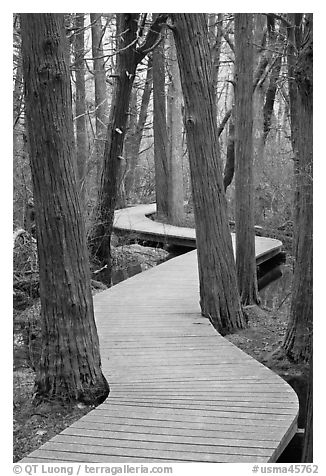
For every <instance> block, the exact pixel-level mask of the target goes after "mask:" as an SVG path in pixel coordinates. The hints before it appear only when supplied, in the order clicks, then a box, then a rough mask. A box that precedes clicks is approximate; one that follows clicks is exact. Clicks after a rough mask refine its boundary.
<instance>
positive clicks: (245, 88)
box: [234, 13, 259, 305]
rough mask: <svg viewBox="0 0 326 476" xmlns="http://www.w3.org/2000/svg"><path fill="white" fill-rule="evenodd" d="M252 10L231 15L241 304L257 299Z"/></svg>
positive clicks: (236, 221)
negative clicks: (233, 48)
mask: <svg viewBox="0 0 326 476" xmlns="http://www.w3.org/2000/svg"><path fill="white" fill-rule="evenodd" d="M252 23H253V22H252V14H247V13H238V14H236V15H235V19H234V47H235V65H234V66H235V78H236V82H235V114H234V117H235V126H234V128H235V225H236V267H237V277H238V286H239V292H240V296H241V302H242V304H243V305H249V304H253V303H258V302H259V296H258V286H257V271H256V257H255V232H254V206H253V205H254V204H253V136H252V124H253V88H252V84H253V47H252V40H253V37H252Z"/></svg>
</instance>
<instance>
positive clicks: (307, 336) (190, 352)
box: [6, 3, 325, 476]
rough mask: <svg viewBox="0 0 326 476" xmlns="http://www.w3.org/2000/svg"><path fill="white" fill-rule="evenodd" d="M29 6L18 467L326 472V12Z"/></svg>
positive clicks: (16, 340)
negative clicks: (325, 374)
mask: <svg viewBox="0 0 326 476" xmlns="http://www.w3.org/2000/svg"><path fill="white" fill-rule="evenodd" d="M101 6H102V8H103V7H104V4H102V5H101ZM140 6H141V4H140V5H137V3H135V4H134V5H133V6H132V8H133V9H135V10H136V9H138V8H139V7H140ZM211 6H212V7H213V8H216V9H218V7H219V4H216V5H214V4H213V5H211ZM300 6H301V5H300ZM48 7H49V8H50V9H51V8H52V7H51V5H50V6H47V8H48ZM75 7H76V6H75ZM88 7H90V4H89V5H88ZM108 7H109V8H110V9H114V8H116V9H119V5H118V4H115V5H114V4H112V3H111V4H109V5H108ZM120 7H121V9H122V5H120ZM153 7H154V5H153ZM157 7H164V4H161V5H159V4H158V5H157ZM166 7H167V6H166ZM225 7H226V8H229V7H228V6H227V5H224V8H225ZM243 7H244V8H246V5H245V4H244V5H243ZM306 7H307V9H309V5H308V4H307V6H306ZM26 8H28V6H26ZM65 8H66V9H67V10H69V9H70V6H69V4H67V5H66V7H65ZM200 8H201V5H200V4H199V5H198V4H197V5H196V6H195V9H200ZM263 8H264V6H263ZM269 8H270V6H269ZM292 8H293V5H292ZM297 8H298V9H299V5H298V7H297ZM54 9H55V6H54V5H53V10H54ZM71 9H72V8H71ZM139 9H140V8H139ZM248 10H250V8H249V4H248ZM284 10H287V7H286V5H284ZM288 10H289V11H292V10H291V9H290V8H289V9H288ZM293 10H294V8H293ZM11 15H12V27H11V25H10V27H11V31H12V35H13V40H12V47H13V53H12V57H13V63H12V67H13V80H12V81H11V87H12V89H13V99H12V106H11V107H12V108H13V139H12V140H13V149H12V154H11V155H12V159H13V168H12V170H13V172H12V178H13V180H12V190H13V191H12V198H13V213H12V218H13V239H12V238H11V236H12V235H11V233H12V231H11V225H10V240H13V241H12V242H11V243H10V247H11V250H12V251H11V252H12V261H13V267H12V273H13V278H12V282H13V311H12V312H13V420H12V421H13V448H12V453H13V455H12V461H13V472H14V474H29V475H34V474H35V475H38V474H40V475H41V474H50V473H51V474H70V475H72V474H80V475H83V474H113V475H115V474H118V473H119V474H125V475H126V474H129V473H137V474H141V473H161V474H170V475H172V474H174V475H175V476H177V475H178V474H188V472H187V471H188V470H187V469H184V468H189V472H191V468H195V467H196V465H189V464H190V463H200V466H199V467H198V468H200V469H198V470H196V472H194V473H193V474H198V473H199V474H200V473H203V474H204V473H205V471H206V469H207V474H212V475H213V474H219V473H218V471H222V470H219V469H214V468H219V467H216V466H213V465H209V464H207V463H242V464H244V466H243V467H244V468H246V470H244V471H243V472H241V470H240V469H239V471H240V473H238V472H233V473H231V472H226V471H227V469H226V470H225V472H220V474H223V475H224V474H248V475H250V474H256V475H258V474H261V473H268V472H271V473H272V472H295V473H318V472H319V473H320V468H319V466H318V461H317V460H316V459H315V453H314V451H313V398H314V395H313V357H312V356H313V22H314V19H315V16H316V14H315V13H264V12H260V13H256V12H255V11H251V12H249V13H247V12H244V13H209V12H206V13H69V12H64V13H19V12H15V13H13V14H11ZM324 48H325V42H324ZM10 74H11V71H10ZM10 127H11V124H10ZM323 216H324V212H322V213H321V214H319V216H318V221H319V220H321V221H322V220H324V218H323ZM8 278H9V281H10V278H11V276H10V274H9V275H8V274H6V279H8ZM321 279H323V278H321ZM10 292H11V288H10ZM321 310H322V309H321ZM322 314H324V312H322ZM318 319H319V320H322V316H321V315H318ZM11 332H12V331H11ZM314 361H315V358H314ZM314 363H315V362H314ZM320 363H321V362H320V361H319V364H320ZM322 380H323V378H322ZM319 381H320V380H319ZM318 418H319V417H317V420H318ZM180 463H186V464H187V465H180ZM319 463H321V462H320V461H319ZM231 466H232V465H222V466H220V467H221V468H222V467H223V468H224V467H226V468H228V467H229V469H230V468H231ZM235 467H238V468H241V467H242V466H235ZM278 468H280V470H279V469H278ZM289 468H290V469H289ZM291 468H292V470H291ZM283 469H285V470H286V471H283ZM193 470H194V469H193ZM181 471H182V473H181ZM216 471H217V473H216ZM223 471H224V469H223ZM234 471H235V470H234ZM8 474H9V473H8ZM205 474H206V473H205Z"/></svg>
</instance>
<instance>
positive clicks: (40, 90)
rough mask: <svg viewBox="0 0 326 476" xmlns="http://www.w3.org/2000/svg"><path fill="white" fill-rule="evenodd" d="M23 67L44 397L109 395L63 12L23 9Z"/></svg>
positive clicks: (39, 387) (39, 379)
mask: <svg viewBox="0 0 326 476" xmlns="http://www.w3.org/2000/svg"><path fill="white" fill-rule="evenodd" d="M21 18H22V42H23V43H22V44H23V69H24V81H25V103H26V118H27V126H28V134H29V146H30V162H31V171H32V179H33V188H34V200H35V218H36V228H37V245H38V260H39V271H40V297H41V318H42V321H41V322H42V353H41V358H40V363H39V369H38V372H37V376H36V391H35V394H36V397H37V399H41V400H42V399H63V400H78V401H83V402H87V403H98V402H101V401H103V400H104V399H105V398H106V397H107V395H108V393H109V387H108V384H107V382H106V380H105V378H104V376H103V374H102V372H101V362H100V353H99V341H98V336H97V331H96V326H95V321H94V313H93V302H92V294H91V287H90V275H89V265H88V255H87V247H86V239H85V226H84V222H83V218H82V212H81V206H80V200H79V193H78V186H77V170H76V162H75V144H74V132H73V121H72V104H71V87H70V77H69V58H68V43H67V41H66V35H65V28H64V17H63V15H62V14H43V13H42V14H41V13H39V14H22V17H21Z"/></svg>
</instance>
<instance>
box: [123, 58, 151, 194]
mask: <svg viewBox="0 0 326 476" xmlns="http://www.w3.org/2000/svg"><path fill="white" fill-rule="evenodd" d="M152 87H153V61H152V57H150V58H149V59H148V65H147V73H146V80H145V86H144V91H143V95H142V100H141V105H140V111H139V115H138V120H137V122H136V124H135V128H134V130H131V133H130V134H128V137H127V138H126V140H125V144H124V148H125V152H124V154H125V156H126V161H127V163H128V169H127V173H126V177H125V193H126V199H127V200H129V199H130V196H131V194H132V192H133V190H134V186H135V173H136V167H137V161H138V156H139V151H140V144H141V140H142V137H143V131H144V128H145V124H146V119H147V111H148V105H149V101H150V97H151V92H152ZM136 113H137V110H136Z"/></svg>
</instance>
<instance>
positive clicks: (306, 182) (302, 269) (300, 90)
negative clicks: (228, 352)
mask: <svg viewBox="0 0 326 476" xmlns="http://www.w3.org/2000/svg"><path fill="white" fill-rule="evenodd" d="M306 21H307V23H306V27H305V28H306V31H305V34H304V35H303V36H302V39H301V38H297V39H296V47H297V51H299V52H300V54H299V56H298V57H297V62H296V64H290V71H292V72H293V74H294V76H292V78H293V77H294V84H292V85H291V88H295V89H294V90H293V92H292V93H291V95H290V107H291V128H292V138H293V140H292V146H293V152H294V156H295V159H296V166H295V180H296V191H295V213H294V218H295V227H294V256H295V265H294V277H293V284H292V301H291V310H290V319H289V323H288V327H287V331H286V335H285V338H284V342H283V348H284V350H285V352H286V354H287V356H288V357H289V358H291V359H293V360H295V361H308V360H309V358H310V355H311V351H312V316H313V239H312V229H313V183H312V155H313V92H312V91H313V89H312V84H313V69H312V63H313V53H312V48H313V46H312V45H313V40H312V18H310V19H309V17H308V19H307V20H306ZM303 38H304V40H305V43H304V45H303V44H302V41H303ZM292 39H293V36H291V37H290V42H291V45H292V44H293V42H292ZM291 51H293V50H292V46H291ZM290 78H291V76H290ZM290 81H291V79H290Z"/></svg>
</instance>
